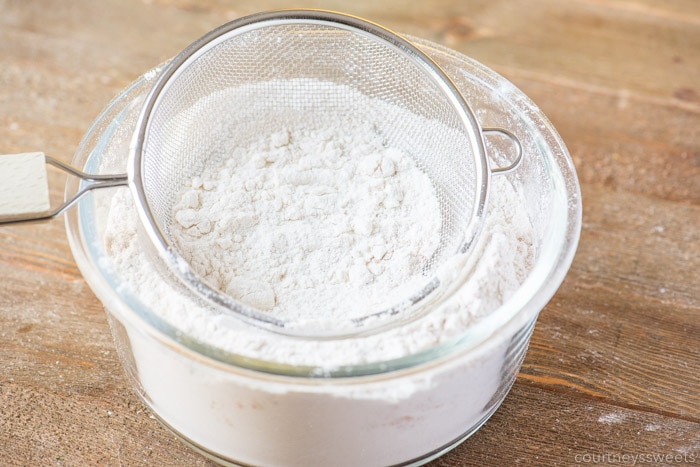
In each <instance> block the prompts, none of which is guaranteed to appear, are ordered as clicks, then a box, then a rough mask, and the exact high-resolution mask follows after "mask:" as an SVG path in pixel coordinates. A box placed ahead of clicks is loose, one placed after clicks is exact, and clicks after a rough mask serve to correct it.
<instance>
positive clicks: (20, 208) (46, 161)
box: [0, 152, 128, 225]
mask: <svg viewBox="0 0 700 467" xmlns="http://www.w3.org/2000/svg"><path fill="white" fill-rule="evenodd" d="M46 165H52V166H54V167H56V168H58V169H59V170H61V171H63V172H65V173H67V174H69V175H73V176H75V177H78V178H80V179H81V180H83V181H84V182H88V183H86V184H83V186H82V187H81V189H80V190H79V191H78V192H77V193H75V194H74V195H73V196H71V198H70V199H68V200H66V201H65V202H64V203H63V204H61V205H60V206H58V207H57V208H55V209H51V204H50V201H49V190H48V181H47V175H46ZM127 184H128V179H127V175H126V174H114V175H97V174H88V173H85V172H82V171H80V170H78V169H76V168H74V167H71V166H70V165H68V164H66V163H64V162H61V161H59V160H58V159H54V158H53V157H51V156H47V155H45V154H44V153H42V152H32V153H24V154H12V155H5V156H0V225H7V224H18V223H22V222H36V221H45V220H50V219H53V218H54V217H56V216H59V215H60V214H62V213H63V212H64V211H65V210H67V209H68V208H70V207H71V206H73V205H74V204H75V203H76V202H78V200H79V199H80V198H82V197H83V195H85V194H86V193H87V192H89V191H91V190H94V189H97V188H107V187H114V186H122V185H127Z"/></svg>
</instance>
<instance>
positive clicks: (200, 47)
mask: <svg viewBox="0 0 700 467" xmlns="http://www.w3.org/2000/svg"><path fill="white" fill-rule="evenodd" d="M288 24H315V25H324V26H330V27H335V28H339V29H344V30H346V31H350V32H354V33H358V34H363V35H365V36H367V37H371V38H373V39H375V40H379V41H381V42H383V43H384V44H386V45H388V46H389V47H391V48H394V49H396V50H397V51H399V52H400V53H402V54H403V55H404V56H405V57H408V58H410V59H411V61H412V63H414V64H415V65H416V66H417V67H418V68H420V69H421V70H422V71H423V72H424V73H425V74H426V75H427V76H429V77H430V79H431V80H432V82H433V83H434V84H436V85H437V86H439V88H440V89H441V90H442V91H443V94H444V96H445V97H446V98H447V99H448V101H449V102H450V104H451V105H452V106H453V108H454V110H455V111H456V112H457V114H458V115H459V117H460V119H461V121H462V123H463V124H464V128H465V129H466V130H467V131H466V133H467V136H468V139H469V143H470V146H471V148H472V152H473V157H474V164H475V171H474V181H475V185H476V186H475V187H474V189H475V193H476V194H477V195H478V196H477V199H476V200H475V203H474V206H473V208H472V214H471V217H470V219H469V223H468V225H467V226H466V228H465V237H464V239H463V241H462V243H461V245H462V246H461V247H460V248H459V251H457V252H455V253H461V252H464V251H466V250H468V248H469V246H470V245H471V243H472V242H473V240H474V239H475V238H476V236H477V234H478V233H479V231H480V229H481V224H482V222H483V217H484V213H485V206H486V202H487V196H488V186H489V181H490V174H491V172H490V170H489V164H488V161H487V156H486V150H485V144H484V139H483V138H484V137H483V133H482V129H481V127H480V125H479V124H478V122H477V119H476V116H475V114H474V112H473V111H472V109H471V108H470V106H469V104H468V103H467V102H466V100H465V99H464V97H463V96H462V94H461V93H460V91H459V90H458V88H457V86H456V85H455V84H454V82H453V81H452V79H451V78H450V77H449V76H448V75H447V74H446V73H445V71H444V70H443V69H442V68H441V67H440V65H438V64H437V63H436V62H435V61H434V60H433V59H432V58H430V57H429V56H428V55H427V54H425V53H424V52H423V51H422V50H421V49H420V48H418V47H417V46H415V45H414V44H413V43H412V42H411V41H409V40H408V39H406V38H404V37H403V36H401V35H399V34H397V33H395V32H393V31H391V30H389V29H387V28H385V27H383V26H380V25H378V24H376V23H373V22H371V21H368V20H365V19H362V18H359V17H356V16H352V15H347V14H344V13H338V12H334V11H328V10H316V9H295V10H275V11H269V12H263V13H257V14H253V15H249V16H245V17H242V18H239V19H237V20H234V21H231V22H229V23H226V24H224V25H222V26H220V27H218V28H216V29H214V30H212V31H210V32H209V33H207V34H205V35H204V36H202V37H201V38H199V39H198V40H196V41H195V42H193V43H192V44H191V45H189V46H188V47H187V48H185V49H184V50H183V51H182V52H180V53H179V54H178V55H177V56H175V57H174V58H173V59H172V60H171V61H170V62H169V63H168V65H167V66H166V68H165V69H164V70H163V72H162V73H161V75H160V76H159V78H158V80H157V81H156V83H155V84H154V86H153V87H152V89H151V90H150V92H149V93H148V95H147V96H146V99H145V101H144V104H143V107H142V110H141V113H140V115H139V117H138V120H137V122H136V131H135V133H134V137H133V140H132V144H131V146H130V149H129V162H128V169H127V173H128V180H129V187H130V189H131V192H132V195H133V197H134V200H135V205H136V210H137V212H138V216H139V219H140V221H141V227H142V228H143V231H144V232H145V233H146V235H147V237H148V239H149V240H150V243H151V244H152V246H153V247H154V249H155V250H156V252H157V253H158V256H159V257H160V258H161V259H163V260H164V261H165V263H166V264H167V266H168V268H169V270H170V271H171V272H173V273H174V274H175V276H176V278H178V279H179V280H180V281H181V282H183V283H184V284H185V285H186V286H187V287H188V288H189V289H190V290H191V291H192V292H194V293H195V294H196V295H197V296H198V297H199V298H201V299H204V300H205V301H207V302H209V303H212V304H214V305H216V306H217V307H220V308H224V309H226V310H228V311H230V312H233V313H235V314H236V315H237V316H239V317H241V318H243V319H244V320H246V321H247V322H248V323H250V324H253V325H256V326H259V327H262V328H264V329H266V330H269V331H273V332H276V333H280V334H283V335H288V336H292V337H301V338H344V337H348V336H350V335H357V334H367V333H373V332H379V331H381V330H382V329H385V328H386V327H387V326H393V325H395V323H396V320H394V319H391V320H386V322H385V321H384V320H374V321H375V322H377V323H378V324H377V326H369V327H367V326H360V324H362V323H363V322H364V321H366V320H367V319H369V318H374V317H380V316H382V317H383V316H392V317H393V316H395V315H400V313H397V311H399V310H398V309H397V307H394V308H390V309H387V310H383V311H381V312H379V313H376V314H372V315H367V316H364V317H361V318H359V319H356V320H352V322H351V323H349V324H351V329H350V330H348V329H347V328H342V329H341V332H340V333H327V332H320V331H318V333H317V332H313V333H311V334H310V333H309V332H308V330H301V331H300V330H296V329H294V328H293V327H290V326H289V323H287V322H285V321H283V320H280V319H278V318H275V317H272V316H270V315H269V314H265V313H262V312H260V311H258V310H256V309H254V308H253V307H250V306H248V305H245V304H243V303H241V302H239V301H238V300H236V299H234V298H233V297H231V296H229V295H227V294H224V293H222V292H220V291H219V290H216V289H215V288H213V287H211V286H210V285H208V284H207V283H206V281H204V280H203V278H202V277H201V276H200V275H198V274H197V273H195V272H194V271H193V270H192V268H191V267H190V265H189V263H188V262H187V261H186V260H185V259H184V258H182V256H181V255H180V254H179V253H178V252H177V249H176V248H175V247H174V246H173V245H172V244H171V242H169V241H168V240H167V238H166V235H165V234H164V232H163V230H162V229H161V227H160V226H159V223H158V221H156V218H155V216H154V214H153V212H152V210H151V207H150V205H149V202H148V199H147V196H146V193H145V191H146V190H145V187H144V180H143V171H144V154H143V152H144V144H145V141H146V137H147V134H148V131H149V127H150V123H151V118H152V116H153V114H154V112H157V107H158V103H159V101H160V99H161V96H162V95H164V93H165V91H166V90H167V89H168V88H169V87H170V85H171V84H172V83H173V82H174V81H175V80H176V79H177V78H178V76H179V75H180V74H181V73H182V72H183V71H184V70H186V69H187V67H188V65H189V64H191V63H193V62H194V61H196V60H197V59H198V57H200V56H201V55H202V54H204V53H205V52H207V51H208V50H210V49H211V48H212V47H214V46H216V45H217V44H219V43H221V42H223V41H225V40H227V39H228V38H230V37H234V36H235V35H238V34H242V33H245V32H246V31H249V30H251V29H253V28H256V27H258V26H261V25H267V26H275V25H288ZM438 285H439V279H438V278H437V277H435V278H433V279H432V281H430V282H429V283H428V285H427V286H426V287H425V288H424V289H423V290H421V291H419V292H418V293H417V294H416V295H414V296H412V297H411V298H410V302H411V303H410V304H409V306H413V305H415V304H417V303H419V302H420V301H421V300H422V299H423V298H425V297H426V296H427V295H429V293H430V292H431V291H432V290H434V289H435V288H436V287H438ZM409 316H411V317H412V319H414V318H415V317H414V316H413V315H412V314H410V315H409Z"/></svg>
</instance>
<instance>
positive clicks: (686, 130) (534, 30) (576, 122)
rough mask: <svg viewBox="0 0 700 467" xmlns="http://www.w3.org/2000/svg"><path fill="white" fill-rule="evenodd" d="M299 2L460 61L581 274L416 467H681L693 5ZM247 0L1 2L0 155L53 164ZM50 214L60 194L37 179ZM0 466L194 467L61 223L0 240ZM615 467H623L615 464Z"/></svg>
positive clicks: (692, 450) (690, 309)
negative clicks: (121, 353)
mask: <svg viewBox="0 0 700 467" xmlns="http://www.w3.org/2000/svg"><path fill="white" fill-rule="evenodd" d="M413 3H414V5H413V6H407V5H406V4H405V2H404V1H399V0H389V1H384V2H375V1H369V0H355V1H353V2H349V3H348V4H344V3H343V2H340V1H321V0H311V1H309V2H307V3H306V4H305V5H304V6H309V7H321V8H328V9H336V10H341V11H346V12H349V13H354V14H358V15H360V16H364V17H366V18H369V19H372V20H374V21H377V22H380V23H382V24H385V25H387V26H389V27H392V28H394V29H396V30H399V31H402V32H406V33H409V34H413V35H416V36H420V37H424V38H427V39H430V40H433V41H436V42H439V43H442V44H445V45H447V46H449V47H452V48H454V49H457V50H459V51H462V52H464V53H466V54H467V55H470V56H472V57H474V58H476V59H477V60H479V61H481V62H482V63H484V64H485V65H487V66H489V67H491V68H493V69H495V70H496V71H497V72H499V73H500V74H502V75H503V76H505V77H506V78H508V79H509V80H511V81H512V82H513V83H515V85H516V86H518V87H519V88H521V89H522V90H523V91H524V92H525V93H526V94H528V95H529V96H530V97H531V98H532V99H533V100H534V101H535V102H536V103H537V104H538V105H539V106H540V107H541V109H542V110H543V111H544V112H545V114H547V115H548V117H549V118H550V119H551V121H552V122H553V124H554V126H555V127H556V128H557V129H558V130H559V132H560V133H561V135H562V137H563V139H564V141H565V142H566V143H567V145H568V148H569V150H570V152H571V154H572V157H573V159H574V162H575V165H576V168H577V170H578V174H579V177H580V181H581V185H582V192H583V202H584V212H583V231H582V233H581V241H580V246H579V249H578V253H577V255H576V258H575V260H574V262H573V266H572V267H571V270H570V272H569V274H568V276H567V279H566V280H565V282H564V284H563V285H562V287H561V288H560V289H559V291H558V293H557V294H556V295H555V296H554V298H553V299H552V300H551V302H550V303H549V304H548V305H547V306H546V308H545V309H544V310H543V312H542V314H541V316H540V319H539V321H538V323H537V327H536V329H535V332H534V336H533V338H532V342H531V345H530V348H529V351H528V354H527V357H526V359H525V362H524V365H523V367H522V371H521V373H520V375H519V377H518V379H517V381H516V383H515V386H514V387H513V390H512V391H511V393H510V395H509V396H508V397H507V399H506V400H505V402H504V403H503V405H502V406H501V408H500V409H499V410H498V412H497V413H496V414H495V415H494V416H493V418H492V419H491V420H490V421H489V422H488V423H487V424H486V425H485V426H484V427H483V428H482V429H481V430H479V431H478V432H477V433H476V434H475V435H474V436H473V437H472V438H470V439H469V440H467V441H466V442H464V443H463V444H462V445H460V446H459V447H457V448H456V449H455V450H454V451H452V452H450V453H449V454H447V455H445V456H444V457H442V458H441V459H438V460H436V461H434V462H433V463H432V464H431V465H433V466H457V465H499V466H501V465H512V464H515V463H522V464H527V465H538V464H539V465H552V464H564V465H573V464H577V463H582V464H586V463H588V464H592V463H597V464H617V465H633V464H639V463H641V462H646V463H648V462H651V461H652V460H654V461H661V463H662V464H665V465H671V464H682V463H683V462H686V463H700V2H698V1H697V0H676V1H671V0H669V1H656V0H624V1H623V0H620V1H605V0H572V1H566V2H564V1H559V0H521V1H512V0H468V1H466V0H454V1H448V0H437V1H430V2H427V1H426V2H413ZM289 6H294V4H289V3H287V2H284V1H270V0H260V1H257V2H252V1H239V2H227V1H226V0H206V1H200V2H196V1H194V0H150V1H147V0H143V1H138V0H129V1H124V0H108V1H99V2H95V1H89V0H66V1H62V2H46V1H40V0H17V1H13V0H9V1H8V0H0V153H17V152H27V151H35V150H42V151H45V152H46V153H48V154H51V155H54V156H56V157H58V158H60V159H62V160H65V161H70V159H71V158H72V154H73V152H74V151H75V148H76V147H77V145H78V143H79V141H80V139H81V137H82V135H83V134H84V133H85V132H86V130H87V128H88V127H89V125H90V123H91V122H92V121H93V120H94V118H95V117H96V116H97V115H98V114H99V112H100V111H101V109H102V108H103V107H104V106H105V105H106V104H107V103H108V101H109V100H110V99H111V98H112V97H113V96H115V95H116V94H117V93H118V92H119V91H120V90H121V89H122V88H123V87H125V86H126V85H128V84H129V83H130V82H131V81H132V80H134V79H135V78H136V77H137V76H139V75H140V74H142V73H143V72H145V71H147V70H148V69H150V68H151V67H153V66H155V65H156V64H158V63H160V62H161V61H163V60H165V59H167V58H169V57H171V56H173V55H175V54H176V53H177V52H178V51H179V50H181V49H182V48H183V47H184V46H185V45H187V44H188V43H189V42H191V41H192V40H194V39H196V38H197V37H199V36H200V35H202V34H203V33H205V32H206V31H208V30H210V29H212V28H213V27H215V26H217V25H219V24H221V23H223V22H225V21H228V20H231V19H234V18H236V17H239V16H241V15H244V14H247V13H252V12H254V11H259V10H261V9H269V8H282V7H289ZM50 182H51V187H52V188H51V195H52V200H53V202H54V203H58V202H59V201H60V200H61V199H62V196H63V195H62V189H63V188H62V185H63V177H62V176H61V175H59V174H57V173H53V172H52V173H51V177H50ZM0 280H2V286H1V287H0V465H17V466H25V465H27V466H29V465H115V466H116V465H125V466H133V465H144V464H149V465H209V462H208V461H207V460H205V459H204V458H203V457H201V456H200V455H198V454H196V453H194V452H192V451H190V450H189V449H188V448H186V447H184V446H183V445H182V444H180V442H179V441H178V440H177V439H176V438H175V437H174V436H173V435H172V434H170V433H169V432H168V431H167V430H166V429H164V428H163V427H161V426H160V425H159V423H158V422H157V421H156V420H155V419H154V418H153V417H152V416H151V415H150V414H149V411H148V410H147V409H146V408H145V407H144V406H143V405H142V404H141V402H140V401H139V400H138V399H137V397H136V396H135V395H134V393H133V392H132V391H131V388H130V387H129V386H128V384H127V381H126V379H125V377H124V375H123V373H122V369H121V366H120V363H119V361H118V359H117V355H116V351H115V349H114V346H113V342H112V338H111V335H110V332H109V329H108V325H107V320H106V316H105V314H104V312H103V310H102V307H101V305H100V303H99V301H98V300H97V299H96V298H95V296H94V295H93V294H92V292H91V291H90V289H89V288H88V287H87V285H86V283H85V281H84V280H83V278H82V277H81V275H80V273H79V271H78V269H77V267H76V265H75V263H74V261H73V258H72V255H71V252H70V249H69V246H68V242H67V240H66V236H65V230H64V225H63V222H62V220H54V221H52V222H50V223H46V224H41V225H29V226H16V227H0ZM633 460H634V462H633Z"/></svg>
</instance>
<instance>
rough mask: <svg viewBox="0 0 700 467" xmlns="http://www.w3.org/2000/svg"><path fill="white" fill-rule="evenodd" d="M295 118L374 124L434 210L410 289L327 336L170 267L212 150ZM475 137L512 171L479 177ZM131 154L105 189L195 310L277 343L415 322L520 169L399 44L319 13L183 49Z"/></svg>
mask: <svg viewBox="0 0 700 467" xmlns="http://www.w3.org/2000/svg"><path fill="white" fill-rule="evenodd" d="M329 83H330V84H332V85H328V84H329ZM358 93H360V94H361V95H362V96H363V99H358V98H357V95H358ZM299 112H306V113H308V112H313V114H314V115H316V116H317V118H318V124H319V125H322V124H323V122H324V120H326V119H328V117H329V116H330V115H333V116H338V117H341V118H342V117H343V116H344V115H351V116H353V118H359V119H362V120H365V119H366V120H367V121H371V122H377V123H376V125H377V131H378V132H379V133H380V134H381V135H382V137H383V138H384V141H385V142H386V145H387V146H392V147H397V148H400V149H402V150H403V151H404V152H405V153H406V154H409V155H410V156H411V157H413V159H414V162H415V164H416V165H417V166H418V167H419V168H420V170H422V171H423V172H424V173H425V174H426V175H427V176H428V177H429V179H430V180H431V182H432V184H433V187H434V190H435V193H436V195H437V198H438V201H439V205H440V215H441V230H440V241H439V246H438V247H437V248H436V250H435V252H434V253H433V255H432V256H431V257H430V258H428V259H427V260H426V262H425V264H424V265H423V268H422V274H423V276H424V277H425V280H424V281H423V286H422V287H420V288H419V290H415V291H413V292H412V293H410V294H409V295H408V296H406V297H405V299H403V300H401V301H400V302H399V303H394V304H392V305H390V306H388V307H385V308H383V309H379V310H366V311H364V312H362V313H361V314H360V315H359V317H354V318H353V319H352V320H350V321H349V322H347V323H334V324H333V326H332V328H328V327H327V326H325V325H324V326H321V328H313V327H312V328H309V327H304V328H298V327H297V326H296V323H292V322H285V321H283V320H280V319H277V318H275V317H274V316H271V315H270V314H269V313H266V312H263V311H261V310H257V309H255V308H253V307H251V306H248V305H246V304H244V303H242V302H241V301H239V300H236V299H235V298H233V297H231V296H229V295H227V294H225V293H223V292H222V291H220V290H218V289H217V288H216V287H214V286H213V285H212V284H209V283H208V282H207V281H206V280H204V279H203V277H202V275H201V274H199V273H198V272H197V271H196V270H195V269H194V268H193V267H192V265H191V264H189V263H188V262H187V261H186V260H185V259H184V258H183V254H182V252H181V251H180V250H179V248H178V244H177V242H176V239H175V238H174V235H173V229H172V226H173V222H174V219H173V210H174V206H175V204H176V203H177V202H178V200H179V197H180V196H181V194H182V191H183V189H184V188H186V187H187V186H189V184H190V183H191V180H192V178H193V177H195V176H197V175H198V174H200V173H201V172H202V171H203V169H204V167H205V164H206V163H207V162H208V161H209V160H210V159H211V158H212V157H221V156H220V155H221V154H222V151H221V148H220V145H221V144H222V142H223V141H231V140H232V139H234V140H235V141H236V144H237V145H246V144H248V143H250V142H251V141H253V140H255V138H257V137H258V136H259V135H258V132H259V128H261V127H263V126H265V125H263V123H264V124H266V125H267V127H270V123H271V122H272V123H273V125H272V126H274V124H277V123H279V125H280V127H282V128H284V127H287V126H290V125H291V126H293V125H294V119H295V115H297V114H298V113H299ZM485 131H498V132H500V133H502V134H504V135H506V136H507V137H509V138H511V139H512V140H513V141H514V143H515V145H516V147H517V149H518V155H517V158H516V160H515V162H514V163H513V164H512V165H511V166H509V167H505V168H499V169H493V170H490V169H489V165H488V161H487V157H486V153H485V150H484V141H483V133H484V132H485ZM130 151H131V153H130V159H129V168H128V174H127V176H115V177H113V178H112V179H110V180H111V181H110V182H109V185H110V186H113V185H115V184H120V183H122V182H123V183H127V182H128V185H129V186H130V188H131V190H132V193H133V196H134V198H135V200H136V203H135V204H136V207H137V210H138V213H139V216H140V219H141V224H142V227H143V230H144V232H145V233H146V234H147V236H148V238H149V240H150V242H148V243H150V246H152V247H153V249H154V250H155V251H156V252H157V253H158V256H159V257H160V258H161V259H164V260H165V263H166V264H167V265H168V270H169V271H170V272H172V273H174V276H176V277H177V278H178V279H179V281H181V282H182V283H184V284H185V285H186V286H187V287H188V288H189V289H190V290H192V291H194V292H195V295H196V296H197V297H198V298H199V299H201V300H204V301H205V302H207V303H211V304H215V305H216V306H217V307H219V308H223V309H224V310H226V311H229V312H232V313H234V314H236V315H238V316H240V317H242V318H244V319H246V320H248V321H249V322H252V323H254V324H256V325H259V326H263V327H265V328H268V329H271V330H273V331H276V332H280V333H284V334H289V335H296V336H314V337H338V336H343V335H347V334H353V333H358V332H367V331H368V329H375V328H377V327H378V326H383V325H385V324H386V323H391V322H394V321H395V320H396V319H402V320H403V319H408V318H410V317H412V316H415V315H416V312H415V310H418V309H419V308H420V304H421V302H422V301H423V300H424V299H425V298H426V297H428V296H430V294H431V292H432V291H434V290H435V289H437V288H438V287H439V285H440V283H439V279H438V278H437V276H436V275H435V272H436V271H437V270H438V269H439V268H440V266H441V265H443V264H445V263H446V262H447V261H448V260H449V259H450V258H451V257H453V256H454V255H455V254H458V253H461V252H464V251H466V250H468V248H469V245H470V244H471V242H472V241H473V240H474V238H475V237H476V235H477V234H478V232H479V229H480V226H481V223H482V220H483V216H484V213H485V205H486V199H487V193H488V185H489V179H490V175H491V173H498V172H507V171H509V170H512V169H513V168H515V166H516V165H517V164H518V163H519V162H520V159H521V154H520V152H521V148H520V147H519V143H518V142H517V140H516V139H515V138H514V137H513V136H512V134H511V133H509V132H508V131H507V130H502V129H495V130H493V129H492V130H482V129H481V128H480V126H479V125H478V123H477V121H476V118H475V116H474V114H473V112H472V110H471V109H470V108H469V106H468V104H467V103H466V102H465V100H464V99H463V97H462V96H461V95H460V93H459V91H458V90H457V88H456V87H455V85H454V84H453V83H452V81H451V80H450V78H449V77H448V76H447V75H446V74H445V73H444V72H443V70H442V69H441V68H440V67H439V66H438V65H437V64H436V63H435V62H433V61H432V59H430V58H429V57H428V56H426V55H425V54H424V53H423V52H422V51H421V50H420V49H418V48H417V47H415V46H414V45H413V44H412V43H411V42H409V41H408V40H406V39H404V38H402V37H401V36H399V35H396V34H394V33H392V32H390V31H388V30H386V29H384V28H382V27H380V26H378V25H375V24H373V23H370V22H367V21H365V20H361V19H358V18H355V17H352V16H347V15H342V14H339V13H334V12H328V11H319V10H286V11H276V12H269V13H261V14H257V15H251V16H248V17H245V18H241V19H239V20H236V21H233V22H231V23H228V24H226V25H224V26H222V27H220V28H218V29H216V30H214V31H212V32H210V33H209V34H207V35H205V36H204V37H202V38H201V39H200V40H198V41H197V42H195V43H193V44H192V45H191V46H189V47H188V48H187V49H185V50H184V51H183V52H181V53H180V54H179V55H177V56H176V57H175V58H174V59H173V60H171V61H170V63H169V64H168V65H167V67H166V68H165V70H164V71H163V73H162V74H161V76H160V77H159V79H158V81H157V82H156V84H155V85H154V87H153V88H152V90H151V91H150V93H149V95H148V96H147V98H146V101H145V104H144V106H143V109H142V112H141V115H140V118H139V121H138V123H137V130H136V132H135V134H134V139H133V143H132V147H131V149H130ZM224 152H225V151H224ZM231 153H232V151H231ZM52 161H53V160H52ZM52 163H53V162H52ZM72 173H73V174H74V175H79V176H80V175H81V174H82V173H80V172H78V173H77V174H76V173H75V171H73V172H72ZM82 175H86V174H82ZM100 177H101V176H87V175H86V176H85V177H84V178H86V179H89V180H93V181H96V183H94V185H87V186H86V187H85V191H87V190H88V189H90V187H93V186H95V187H98V186H99V185H100V183H102V184H105V183H106V182H105V181H104V180H103V179H102V178H100ZM80 194H81V193H79V195H80ZM79 195H78V196H79ZM72 201H73V200H72ZM72 201H71V202H72ZM66 204H68V203H66ZM65 207H66V206H65V205H64V206H63V207H62V208H61V210H62V209H64V208H65ZM58 212H60V211H56V212H54V213H50V214H49V215H47V216H46V217H50V216H53V215H55V214H57V213H58ZM20 220H23V219H20ZM408 309H412V310H414V311H410V312H409V311H407V310H408ZM368 323H375V324H368Z"/></svg>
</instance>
